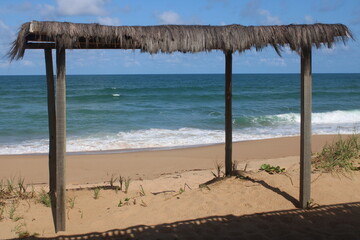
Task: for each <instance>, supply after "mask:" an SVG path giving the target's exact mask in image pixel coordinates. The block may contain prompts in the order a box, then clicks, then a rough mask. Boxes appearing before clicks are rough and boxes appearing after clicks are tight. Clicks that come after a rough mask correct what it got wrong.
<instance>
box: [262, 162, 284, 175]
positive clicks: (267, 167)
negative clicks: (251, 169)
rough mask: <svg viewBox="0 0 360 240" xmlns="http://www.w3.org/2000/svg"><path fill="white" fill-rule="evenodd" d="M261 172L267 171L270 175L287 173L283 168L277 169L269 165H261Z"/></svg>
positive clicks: (278, 167)
mask: <svg viewBox="0 0 360 240" xmlns="http://www.w3.org/2000/svg"><path fill="white" fill-rule="evenodd" d="M259 170H261V171H265V172H267V173H269V174H274V173H284V172H285V171H286V170H285V168H281V167H280V166H276V167H275V166H272V165H270V164H267V163H265V164H263V165H261V166H260V169H259Z"/></svg>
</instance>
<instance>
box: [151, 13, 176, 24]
mask: <svg viewBox="0 0 360 240" xmlns="http://www.w3.org/2000/svg"><path fill="white" fill-rule="evenodd" d="M156 17H157V20H158V22H159V23H160V24H182V23H183V20H182V19H181V17H180V15H179V14H178V13H176V12H174V11H165V12H162V13H160V14H158V15H157V16H156Z"/></svg>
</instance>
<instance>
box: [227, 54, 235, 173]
mask: <svg viewBox="0 0 360 240" xmlns="http://www.w3.org/2000/svg"><path fill="white" fill-rule="evenodd" d="M232 165H233V164H232V52H231V51H228V52H226V53H225V175H226V176H230V175H231V172H232Z"/></svg>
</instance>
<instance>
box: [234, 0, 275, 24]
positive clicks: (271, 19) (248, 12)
mask: <svg viewBox="0 0 360 240" xmlns="http://www.w3.org/2000/svg"><path fill="white" fill-rule="evenodd" d="M260 3H261V2H260V0H251V1H248V2H247V4H246V5H245V6H244V7H243V8H242V9H241V10H240V16H241V17H244V18H250V19H254V20H255V21H256V22H257V23H258V24H263V25H280V24H281V20H280V18H279V17H278V16H273V15H272V14H271V12H270V11H269V10H266V9H262V8H260Z"/></svg>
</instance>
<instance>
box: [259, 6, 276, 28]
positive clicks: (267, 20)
mask: <svg viewBox="0 0 360 240" xmlns="http://www.w3.org/2000/svg"><path fill="white" fill-rule="evenodd" d="M258 13H259V15H260V16H261V17H262V19H261V24H265V25H280V24H281V21H280V18H279V17H278V16H273V15H271V13H270V12H269V11H268V10H265V9H259V11H258Z"/></svg>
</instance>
